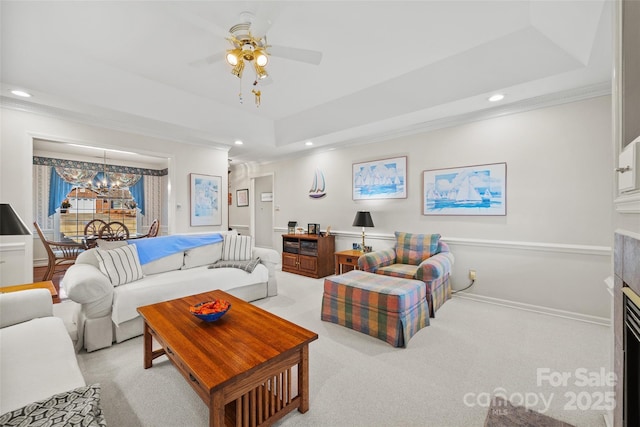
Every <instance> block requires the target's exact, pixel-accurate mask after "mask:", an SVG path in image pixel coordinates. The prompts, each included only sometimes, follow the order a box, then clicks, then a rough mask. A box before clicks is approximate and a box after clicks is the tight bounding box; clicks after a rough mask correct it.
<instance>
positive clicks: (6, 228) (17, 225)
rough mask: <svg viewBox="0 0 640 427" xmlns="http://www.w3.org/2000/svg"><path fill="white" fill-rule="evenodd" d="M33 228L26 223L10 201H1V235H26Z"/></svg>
mask: <svg viewBox="0 0 640 427" xmlns="http://www.w3.org/2000/svg"><path fill="white" fill-rule="evenodd" d="M30 234H31V230H29V229H28V228H27V226H26V225H24V222H22V220H21V219H20V217H19V216H18V214H17V213H16V212H15V211H14V210H13V208H12V207H11V205H9V204H8V203H0V236H26V235H30Z"/></svg>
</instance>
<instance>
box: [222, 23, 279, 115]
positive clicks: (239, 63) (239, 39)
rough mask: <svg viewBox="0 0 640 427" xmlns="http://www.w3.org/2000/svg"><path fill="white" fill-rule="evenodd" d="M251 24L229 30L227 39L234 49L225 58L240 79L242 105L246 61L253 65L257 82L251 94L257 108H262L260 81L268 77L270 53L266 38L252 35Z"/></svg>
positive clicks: (233, 72)
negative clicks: (267, 68)
mask: <svg viewBox="0 0 640 427" xmlns="http://www.w3.org/2000/svg"><path fill="white" fill-rule="evenodd" d="M250 26H251V23H250V22H244V23H241V24H237V25H234V26H233V27H231V29H230V30H229V33H231V36H230V37H229V38H228V39H227V40H229V42H230V43H231V45H232V46H233V47H232V49H229V50H227V52H226V55H225V58H226V60H227V63H228V64H229V65H230V66H231V67H232V68H231V74H233V75H234V76H236V77H238V78H239V79H240V93H239V94H238V97H239V99H240V103H241V104H242V101H243V100H242V73H243V71H244V68H245V61H246V62H250V63H252V64H253V69H254V71H255V80H254V81H253V86H254V88H253V89H252V90H251V93H253V94H254V95H255V102H256V106H257V107H259V106H260V96H261V91H260V90H258V89H257V86H258V83H259V82H260V80H263V79H265V78H267V77H268V74H267V70H266V69H265V67H266V65H267V63H268V62H269V57H268V56H267V55H269V53H268V52H267V48H268V47H269V46H268V45H267V40H266V37H263V38H260V39H257V38H255V37H253V36H252V35H251V31H249V28H250Z"/></svg>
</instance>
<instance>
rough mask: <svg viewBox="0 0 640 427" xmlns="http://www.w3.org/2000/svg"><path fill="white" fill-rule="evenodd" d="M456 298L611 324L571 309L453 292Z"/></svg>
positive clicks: (603, 319)
mask: <svg viewBox="0 0 640 427" xmlns="http://www.w3.org/2000/svg"><path fill="white" fill-rule="evenodd" d="M454 296H455V297H456V298H463V299H468V300H472V301H478V302H484V303H487V304H494V305H501V306H503V307H509V308H514V309H516V310H524V311H531V312H533V313H539V314H546V315H549V316H556V317H563V318H565V319H571V320H577V321H580V322H587V323H595V324H596V325H602V326H611V320H610V319H608V318H606V317H598V316H590V315H588V314H581V313H575V312H573V311H565V310H558V309H555V308H549V307H543V306H539V305H533V304H525V303H522V302H516V301H509V300H505V299H500V298H492V297H486V296H483V295H476V294H470V293H466V292H459V293H457V294H454Z"/></svg>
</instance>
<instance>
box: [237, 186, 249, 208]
mask: <svg viewBox="0 0 640 427" xmlns="http://www.w3.org/2000/svg"><path fill="white" fill-rule="evenodd" d="M236 201H237V203H238V207H243V206H249V189H248V188H244V189H242V190H236Z"/></svg>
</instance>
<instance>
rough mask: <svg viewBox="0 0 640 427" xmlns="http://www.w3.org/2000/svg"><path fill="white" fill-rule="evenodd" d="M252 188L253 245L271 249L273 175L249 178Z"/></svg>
mask: <svg viewBox="0 0 640 427" xmlns="http://www.w3.org/2000/svg"><path fill="white" fill-rule="evenodd" d="M251 187H253V191H251V194H253V210H252V212H251V223H252V224H251V229H252V230H253V235H254V237H255V245H256V246H258V247H261V248H273V199H274V194H273V175H272V174H269V175H264V176H259V177H255V178H251Z"/></svg>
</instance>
